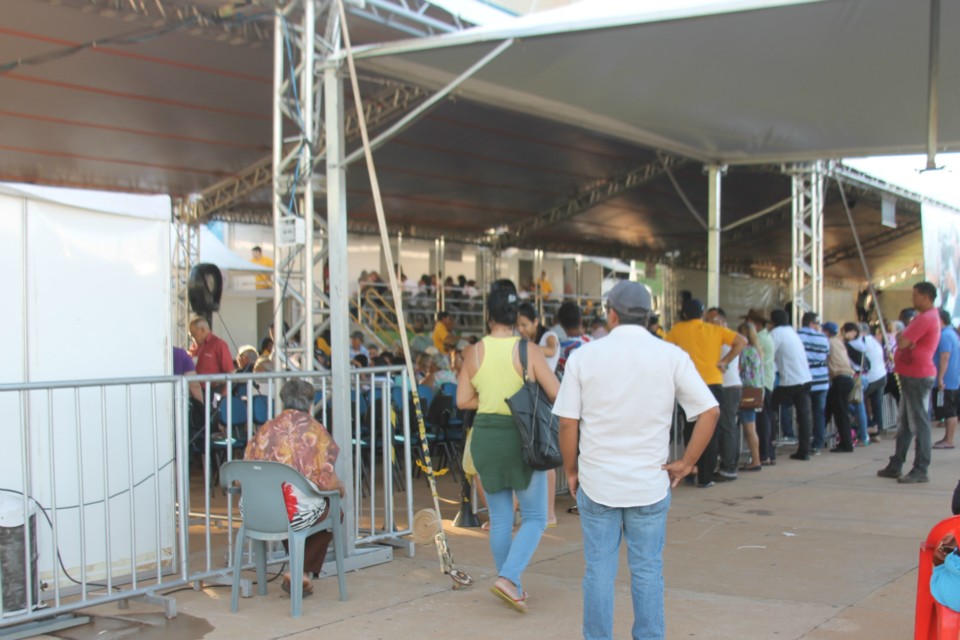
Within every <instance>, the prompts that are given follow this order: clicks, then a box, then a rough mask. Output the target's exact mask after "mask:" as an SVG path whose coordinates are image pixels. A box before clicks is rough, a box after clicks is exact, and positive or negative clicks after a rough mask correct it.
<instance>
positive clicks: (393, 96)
mask: <svg viewBox="0 0 960 640" xmlns="http://www.w3.org/2000/svg"><path fill="white" fill-rule="evenodd" d="M426 96H427V91H426V90H425V89H422V88H420V87H413V86H407V85H399V86H394V87H391V88H390V89H389V90H388V91H386V92H384V93H381V94H378V95H375V96H370V97H369V98H365V99H364V100H363V111H364V117H366V119H367V126H368V127H370V128H374V127H378V126H381V125H383V124H385V123H388V122H391V121H393V120H395V119H396V118H398V117H399V116H400V115H402V114H404V113H406V112H407V111H409V110H410V109H411V108H413V107H415V106H416V105H417V104H419V103H420V102H422V101H423V100H424V98H426ZM344 133H345V137H346V141H347V142H355V141H356V140H358V139H359V138H360V127H359V125H358V124H357V116H356V114H355V113H352V112H351V113H349V114H346V116H345V122H344ZM289 150H290V149H289V148H288V149H287V150H286V151H287V152H289ZM325 154H326V141H325V139H324V132H322V131H321V132H320V138H319V140H318V143H317V152H316V157H315V158H314V167H315V168H316V165H317V163H319V162H321V161H322V160H323V158H324V156H325ZM272 169H273V156H272V155H270V156H266V157H264V158H263V159H261V160H259V161H258V162H255V163H254V164H252V165H250V166H249V167H246V168H245V169H243V170H242V171H240V172H239V173H238V174H237V175H236V176H234V177H231V178H230V179H228V180H223V181H221V182H218V183H216V184H214V185H211V186H210V187H208V188H207V189H204V190H203V191H202V192H200V196H201V199H200V201H199V202H198V203H197V221H198V222H203V221H205V220H207V219H209V218H212V217H216V214H218V213H219V212H221V211H225V210H227V209H230V210H231V214H230V217H229V218H230V219H231V220H235V218H234V216H235V215H247V214H245V213H244V212H239V213H238V214H235V212H236V210H235V209H233V207H234V205H236V204H237V203H240V202H243V201H245V200H246V199H247V198H248V197H249V196H250V195H251V194H253V193H256V192H257V191H259V190H261V189H264V188H265V187H268V186H270V185H271V183H272V181H273V171H272ZM248 213H249V215H250V216H252V217H254V218H256V216H257V215H258V214H257V212H255V211H251V212H248ZM235 221H236V220H235ZM262 223H263V224H271V223H272V219H270V220H264V221H263V222H262Z"/></svg>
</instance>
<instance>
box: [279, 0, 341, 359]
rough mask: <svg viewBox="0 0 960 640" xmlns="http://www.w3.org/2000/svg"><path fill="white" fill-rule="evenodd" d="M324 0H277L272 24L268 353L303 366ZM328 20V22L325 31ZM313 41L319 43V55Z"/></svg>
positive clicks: (313, 259)
mask: <svg viewBox="0 0 960 640" xmlns="http://www.w3.org/2000/svg"><path fill="white" fill-rule="evenodd" d="M329 4H330V3H329V2H328V1H318V0H296V1H293V2H288V3H286V4H284V5H282V6H280V7H279V8H278V10H277V13H276V16H275V25H274V111H273V225H274V245H275V249H274V251H275V258H274V320H273V325H274V341H275V345H274V353H275V354H276V359H277V361H278V362H277V364H278V365H280V364H283V365H285V366H286V367H288V368H296V369H302V370H305V371H312V370H314V369H315V359H314V356H313V344H314V340H315V339H316V335H315V333H316V332H315V330H314V329H315V323H314V318H315V314H316V313H317V312H318V311H319V309H317V308H315V305H314V300H315V298H317V299H319V300H325V296H324V295H323V292H322V290H319V289H318V288H317V287H316V286H315V285H314V265H315V264H316V263H317V262H320V261H322V260H323V259H324V258H325V257H326V253H325V252H323V251H321V252H320V253H319V255H315V253H316V252H315V251H314V227H315V225H317V224H319V226H320V227H321V229H322V228H323V227H324V226H325V225H324V223H323V221H322V220H318V219H317V218H316V216H315V215H314V188H315V185H316V182H317V181H316V179H315V172H314V168H315V164H316V156H317V153H318V144H319V141H320V139H321V137H322V136H321V134H320V125H319V116H318V113H319V108H320V104H321V100H320V96H319V95H318V87H317V83H316V82H315V77H316V73H315V72H316V68H317V60H318V58H322V57H324V56H326V54H327V53H328V52H329V51H328V49H329V47H330V45H329V44H327V42H328V41H325V40H323V39H321V38H318V37H317V33H316V25H317V14H318V8H319V9H320V12H321V13H322V12H323V11H324V10H325V9H327V8H328V7H329ZM330 19H333V18H330ZM332 28H333V27H332V26H330V25H328V31H330V29H332ZM327 36H328V37H329V33H328V34H327ZM318 46H320V47H325V49H324V50H322V51H321V52H320V53H319V56H318V51H317V48H318ZM301 230H302V235H300V234H301ZM285 320H286V325H287V326H288V329H287V330H286V331H284V330H283V327H284V322H285Z"/></svg>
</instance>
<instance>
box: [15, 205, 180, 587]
mask: <svg viewBox="0 0 960 640" xmlns="http://www.w3.org/2000/svg"><path fill="white" fill-rule="evenodd" d="M32 195H33V196H35V197H27V196H25V195H24V196H20V195H17V194H16V192H15V191H12V192H4V193H0V268H3V269H4V271H3V273H4V274H5V282H6V287H5V289H4V291H5V293H6V294H7V296H5V300H4V302H5V304H6V305H7V308H6V309H5V310H4V313H3V314H0V329H2V330H3V334H4V335H6V336H8V337H9V338H11V339H10V340H8V345H7V353H8V357H6V358H4V359H3V362H2V364H0V367H2V368H0V376H2V378H0V379H2V381H3V382H13V383H15V382H23V381H30V382H44V381H58V380H91V379H104V378H126V377H134V376H155V375H163V374H168V373H170V371H171V369H172V363H171V351H170V348H171V345H170V313H169V309H170V255H171V252H170V230H169V225H170V222H169V221H170V202H169V199H167V198H159V199H158V198H156V197H138V196H128V195H126V194H123V195H119V194H106V195H104V199H103V203H104V209H106V210H107V211H95V210H93V209H91V207H94V206H95V205H96V203H97V201H98V199H97V194H96V193H93V192H84V193H82V194H77V193H76V192H73V191H70V190H63V191H61V190H53V189H48V190H38V189H34V190H33V191H32ZM39 198H45V199H39ZM74 198H75V199H76V202H78V203H80V204H82V208H81V207H80V206H71V205H70V204H67V203H69V202H70V201H71V200H72V199H74ZM124 208H129V209H128V211H129V215H127V214H124V213H122V211H123V210H124ZM23 219H25V220H26V224H25V225H24V224H22V223H21V220H23ZM24 292H25V295H24ZM24 327H26V329H24ZM22 398H24V396H21V394H19V393H3V394H0V410H2V411H3V415H4V416H6V419H7V421H8V422H7V426H8V429H7V433H8V434H10V436H9V437H11V438H15V436H14V434H18V433H19V432H20V431H21V429H20V426H21V420H20V418H21V416H25V417H26V420H27V433H29V434H30V438H29V443H22V442H16V441H15V440H14V441H11V440H10V439H8V440H7V441H6V442H5V447H4V452H3V454H2V457H0V461H2V463H0V488H3V489H12V490H15V491H23V490H25V491H26V492H27V493H28V494H29V495H30V496H31V497H32V498H34V499H35V500H36V501H37V502H38V503H39V504H41V505H43V506H44V507H46V508H47V509H48V510H49V512H50V514H51V517H53V518H54V522H55V524H56V527H57V533H58V535H57V539H56V543H54V538H53V535H52V534H53V532H52V528H51V527H50V526H48V525H47V524H46V522H45V520H44V519H43V518H42V516H41V517H40V518H38V523H39V527H38V533H39V540H38V543H39V553H40V561H39V563H40V566H39V570H40V575H41V578H42V579H45V580H48V581H49V580H51V579H52V573H51V571H52V569H53V566H54V563H55V561H56V552H59V553H60V554H61V556H62V558H63V562H64V564H65V565H66V567H67V569H68V570H69V571H70V573H71V574H74V575H75V576H77V575H79V573H80V567H81V565H82V566H85V567H86V568H87V577H88V579H89V580H93V579H96V578H97V577H98V576H103V575H104V573H105V571H106V570H107V568H108V565H109V566H110V567H111V570H112V571H113V572H114V574H115V575H116V574H118V573H119V572H123V571H126V572H129V570H130V567H131V558H136V564H137V565H138V566H140V567H147V566H155V564H156V562H157V561H158V553H157V550H158V547H159V549H160V558H159V559H160V561H161V562H165V561H167V560H169V559H170V557H171V554H172V550H173V544H174V540H175V537H174V534H175V529H174V524H175V523H174V514H175V511H174V508H173V503H174V492H173V490H174V473H173V470H174V467H173V464H172V462H173V416H172V407H173V399H172V394H171V392H170V389H169V387H166V388H159V389H157V391H156V393H155V394H151V392H150V390H149V389H147V388H144V387H138V386H132V387H130V388H129V389H127V388H124V387H115V388H110V389H107V390H106V391H105V392H104V393H103V394H102V395H101V391H100V389H98V388H92V389H81V390H79V391H78V392H75V391H74V390H72V389H68V390H61V391H54V392H51V393H48V392H46V391H37V392H31V393H30V394H29V395H28V396H26V402H24V403H22V404H21V399H22ZM24 460H25V461H27V462H28V463H29V469H28V472H27V473H26V474H24V473H22V470H23V466H22V464H21V462H22V461H24ZM157 466H159V467H160V471H159V473H154V471H153V470H154V469H155V468H156V467H157ZM25 477H26V482H24V478H25ZM131 484H134V485H137V486H136V487H135V488H134V489H133V491H129V490H128V487H129V486H130V485H131ZM108 496H109V498H108ZM81 503H82V504H84V505H86V509H85V511H84V517H83V519H82V520H81V515H80V509H79V508H78V505H80V504H81ZM107 503H109V507H108V504H107ZM130 531H134V532H135V534H134V535H135V538H136V542H135V543H131V540H130V535H129V532H130ZM81 534H82V535H81ZM84 539H85V540H86V546H85V547H82V545H81V541H82V540H84ZM61 581H62V582H61V584H62V585H66V584H67V581H66V578H65V577H63V575H62V574H61Z"/></svg>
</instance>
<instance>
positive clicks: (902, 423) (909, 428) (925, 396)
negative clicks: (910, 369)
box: [890, 376, 935, 475]
mask: <svg viewBox="0 0 960 640" xmlns="http://www.w3.org/2000/svg"><path fill="white" fill-rule="evenodd" d="M934 381H935V378H908V377H907V376H900V393H901V397H900V411H899V413H898V414H897V448H896V452H895V453H894V454H893V455H892V456H890V466H891V467H893V468H894V469H898V470H899V469H901V468H902V467H903V465H904V463H905V462H906V461H907V452H908V451H909V450H910V443H911V442H912V441H914V440H916V447H917V449H916V451H915V452H914V456H913V471H916V472H917V473H918V474H923V475H926V474H927V469H929V467H930V440H931V433H930V416H929V414H928V413H927V403H928V402H929V400H930V390H931V389H933V383H934Z"/></svg>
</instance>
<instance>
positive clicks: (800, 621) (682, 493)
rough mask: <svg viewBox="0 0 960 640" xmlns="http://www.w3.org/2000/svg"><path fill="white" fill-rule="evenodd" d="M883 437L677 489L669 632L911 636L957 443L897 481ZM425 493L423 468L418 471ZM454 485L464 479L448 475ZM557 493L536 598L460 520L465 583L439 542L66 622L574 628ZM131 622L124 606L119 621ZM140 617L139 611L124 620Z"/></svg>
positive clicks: (305, 630) (954, 469)
mask: <svg viewBox="0 0 960 640" xmlns="http://www.w3.org/2000/svg"><path fill="white" fill-rule="evenodd" d="M892 447H893V441H892V438H888V439H886V440H884V441H883V442H880V443H876V444H873V445H871V446H869V447H867V448H858V449H857V450H856V451H855V452H854V453H852V454H831V453H824V454H822V455H820V456H817V457H815V458H813V459H812V460H811V461H810V462H796V461H793V460H789V459H788V458H787V456H786V455H785V454H786V453H789V452H790V450H789V449H786V450H782V454H781V460H780V462H779V464H778V465H777V466H776V467H769V468H765V469H764V470H763V471H761V472H759V473H749V474H741V478H740V479H739V480H737V481H735V482H731V483H724V484H720V485H717V486H716V487H714V488H711V489H698V488H695V487H689V486H686V485H681V486H680V487H679V488H678V489H677V490H676V491H675V493H674V499H673V507H672V509H671V512H670V518H669V525H668V531H667V545H666V550H665V559H664V560H665V578H666V616H667V637H668V638H675V639H679V638H711V639H723V638H776V639H792V638H809V639H827V638H857V639H860V638H877V639H884V638H890V639H894V638H895V639H898V640H900V639H903V638H909V637H912V629H913V607H914V598H915V592H916V564H917V552H918V547H919V543H920V541H921V540H922V539H923V538H924V537H925V536H926V533H927V531H928V530H929V529H930V527H932V526H933V525H934V524H935V523H936V522H938V521H939V520H941V519H943V518H945V517H948V516H949V515H950V512H949V511H950V497H951V495H952V491H953V488H954V486H955V484H956V482H957V478H958V476H960V465H958V464H957V463H958V461H960V449H958V450H953V451H934V452H933V453H934V456H933V466H932V470H931V482H930V484H926V485H909V486H908V485H899V484H897V482H896V481H894V480H886V479H881V478H878V477H876V470H877V469H879V468H880V467H882V466H883V465H884V464H885V463H886V460H887V457H888V456H889V455H890V453H891V452H892ZM418 486H419V487H420V489H418V491H419V492H420V495H418V497H417V502H418V505H419V504H420V503H422V504H423V506H426V502H427V500H428V496H427V494H426V491H425V483H423V482H422V481H420V482H419V483H418ZM441 493H442V494H443V495H444V496H445V497H449V498H451V500H452V499H453V498H454V497H455V496H456V495H457V490H456V485H454V484H453V483H452V482H450V481H449V479H446V478H445V479H442V480H441ZM570 504H571V501H570V498H569V497H559V498H558V512H559V518H560V522H559V526H558V527H556V528H551V529H548V530H547V532H546V534H545V535H544V538H543V541H542V543H541V545H540V547H539V549H538V551H537V554H536V556H535V557H534V560H533V562H532V564H531V565H530V567H529V568H528V570H527V573H526V574H525V578H524V580H525V587H526V589H527V591H529V592H530V594H531V597H530V605H529V612H528V613H527V614H526V615H521V614H518V613H515V612H513V611H511V610H509V609H508V608H506V607H504V606H503V605H502V604H500V602H499V601H497V600H496V599H494V598H493V596H491V595H490V594H489V592H488V588H489V586H490V585H491V584H492V582H493V579H494V576H493V575H492V571H493V566H492V562H491V558H490V554H489V550H488V547H487V537H486V533H484V532H482V531H480V530H479V529H467V530H464V529H456V528H452V527H449V525H450V521H449V519H451V518H453V517H454V515H455V514H456V511H457V508H456V505H455V504H447V505H446V506H445V508H444V517H445V518H446V519H447V521H446V524H447V525H448V527H449V528H448V531H449V535H450V546H451V548H452V550H453V552H454V554H455V557H456V561H457V563H458V565H459V566H460V567H462V568H463V569H465V570H466V571H468V572H469V573H470V574H471V575H472V576H473V577H474V579H475V581H476V584H475V585H474V586H472V587H470V588H468V589H466V590H461V591H454V590H452V589H451V584H452V583H451V582H450V580H449V579H448V578H446V577H444V576H442V575H441V574H440V573H439V570H438V563H437V559H436V554H435V552H434V549H433V547H432V546H421V547H418V549H417V554H416V557H415V558H406V557H403V553H402V552H401V553H399V554H398V555H397V558H396V559H395V560H394V561H393V562H391V563H389V564H386V565H380V566H376V567H371V568H368V569H364V570H362V571H359V572H355V573H351V574H349V575H348V577H347V582H348V588H349V591H350V598H349V600H348V601H347V602H340V601H339V600H338V599H337V585H336V580H330V579H325V580H321V581H319V582H317V583H316V584H315V588H316V594H315V595H314V596H312V597H311V598H309V599H307V600H305V602H304V615H303V617H301V618H299V619H291V618H290V616H289V605H290V602H289V600H288V599H286V598H285V597H284V596H283V595H281V591H280V589H279V584H277V583H273V584H271V585H270V588H269V594H268V595H267V596H265V597H254V598H250V599H243V600H241V602H240V611H239V613H236V614H232V613H230V610H229V598H230V591H229V589H228V588H222V587H219V588H208V589H205V590H203V591H200V592H193V591H183V592H180V593H178V594H177V603H178V609H179V612H180V615H179V616H178V617H177V618H176V619H175V620H172V621H169V622H167V621H164V620H163V619H162V616H160V615H159V614H157V613H155V611H156V610H155V609H151V608H149V607H146V606H144V605H134V606H133V607H131V609H129V610H127V611H123V612H121V611H118V610H117V609H116V608H114V607H112V605H111V606H104V607H100V608H97V609H95V610H93V613H95V614H97V615H98V616H99V619H98V621H97V624H96V625H88V626H87V627H81V628H78V629H74V630H71V631H65V632H61V633H60V634H58V637H61V638H78V639H80V638H120V637H128V636H129V635H130V632H131V630H130V629H129V628H128V629H127V630H126V631H123V630H121V629H119V628H118V626H122V625H120V622H118V618H117V616H120V615H121V614H122V615H123V617H124V618H125V620H126V621H133V622H136V623H141V624H140V626H139V628H138V629H137V630H136V632H137V635H136V636H135V637H137V638H147V639H149V638H154V637H156V638H161V637H165V638H171V637H172V638H183V639H185V640H187V639H192V638H201V637H205V638H210V639H212V640H216V639H221V638H222V639H229V640H237V639H239V638H244V639H247V638H249V639H253V640H257V639H268V638H296V639H299V638H318V637H328V638H371V639H377V638H414V637H421V636H423V637H444V638H537V639H543V638H577V637H579V629H580V577H581V573H582V568H583V561H582V555H581V540H580V529H579V526H578V523H577V517H576V516H573V515H569V514H567V513H565V508H566V507H567V506H569V505H570ZM615 615H616V628H615V637H617V638H625V637H629V629H630V623H631V621H632V614H631V611H630V594H629V582H628V576H627V574H626V566H625V563H622V564H621V573H620V576H619V578H618V581H617V609H616V614H615ZM121 622H122V621H121ZM128 626H129V623H128Z"/></svg>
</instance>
